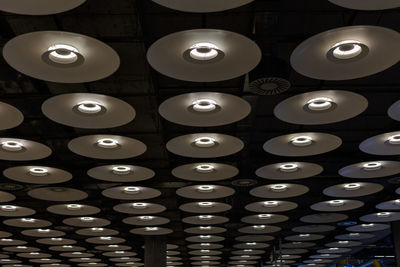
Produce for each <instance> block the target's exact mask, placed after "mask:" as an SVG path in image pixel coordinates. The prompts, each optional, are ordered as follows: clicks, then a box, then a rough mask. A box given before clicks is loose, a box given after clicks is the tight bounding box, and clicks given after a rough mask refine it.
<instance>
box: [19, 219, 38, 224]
mask: <svg viewBox="0 0 400 267" xmlns="http://www.w3.org/2000/svg"><path fill="white" fill-rule="evenodd" d="M35 221H36V219H34V218H22V219H21V222H26V223H34V222H35Z"/></svg>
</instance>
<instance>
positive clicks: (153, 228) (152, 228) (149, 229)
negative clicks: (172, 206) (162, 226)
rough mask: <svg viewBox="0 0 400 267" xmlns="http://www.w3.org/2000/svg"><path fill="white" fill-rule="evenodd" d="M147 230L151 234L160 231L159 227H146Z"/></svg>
mask: <svg viewBox="0 0 400 267" xmlns="http://www.w3.org/2000/svg"><path fill="white" fill-rule="evenodd" d="M145 230H146V231H149V232H152V231H153V232H154V231H157V230H158V227H146V228H145Z"/></svg>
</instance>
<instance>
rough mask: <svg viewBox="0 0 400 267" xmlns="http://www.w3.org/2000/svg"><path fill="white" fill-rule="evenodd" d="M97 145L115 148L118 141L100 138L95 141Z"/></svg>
mask: <svg viewBox="0 0 400 267" xmlns="http://www.w3.org/2000/svg"><path fill="white" fill-rule="evenodd" d="M97 145H98V146H99V147H101V148H108V149H111V148H117V147H118V141H117V140H114V139H112V138H102V139H99V140H98V141H97Z"/></svg>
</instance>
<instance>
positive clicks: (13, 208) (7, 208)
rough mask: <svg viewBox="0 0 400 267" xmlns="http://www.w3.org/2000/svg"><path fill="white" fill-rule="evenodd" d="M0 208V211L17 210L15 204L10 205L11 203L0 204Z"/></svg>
mask: <svg viewBox="0 0 400 267" xmlns="http://www.w3.org/2000/svg"><path fill="white" fill-rule="evenodd" d="M0 209H1V210H2V211H7V212H12V211H16V210H17V206H12V205H2V206H0Z"/></svg>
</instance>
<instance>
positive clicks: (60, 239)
mask: <svg viewBox="0 0 400 267" xmlns="http://www.w3.org/2000/svg"><path fill="white" fill-rule="evenodd" d="M51 240H52V241H62V240H63V239H62V238H61V237H52V238H51Z"/></svg>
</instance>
